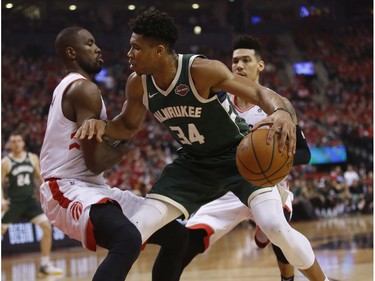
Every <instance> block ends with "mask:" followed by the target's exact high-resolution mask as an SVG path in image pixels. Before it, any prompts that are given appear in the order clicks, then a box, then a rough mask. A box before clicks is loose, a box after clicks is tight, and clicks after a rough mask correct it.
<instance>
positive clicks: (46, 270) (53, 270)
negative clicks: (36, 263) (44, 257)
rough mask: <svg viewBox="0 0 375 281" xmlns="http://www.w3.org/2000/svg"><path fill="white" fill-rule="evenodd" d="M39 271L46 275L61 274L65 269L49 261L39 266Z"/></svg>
mask: <svg viewBox="0 0 375 281" xmlns="http://www.w3.org/2000/svg"><path fill="white" fill-rule="evenodd" d="M39 273H41V274H45V275H61V274H63V271H62V269H61V268H58V267H56V266H54V265H53V264H52V263H48V264H45V265H41V266H40V267H39Z"/></svg>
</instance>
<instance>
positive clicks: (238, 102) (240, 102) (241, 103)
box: [234, 78, 259, 110]
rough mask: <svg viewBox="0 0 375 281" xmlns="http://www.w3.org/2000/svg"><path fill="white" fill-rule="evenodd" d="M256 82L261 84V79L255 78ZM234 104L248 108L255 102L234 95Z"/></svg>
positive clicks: (244, 108) (240, 107)
mask: <svg viewBox="0 0 375 281" xmlns="http://www.w3.org/2000/svg"><path fill="white" fill-rule="evenodd" d="M253 81H254V82H255V83H257V84H259V79H258V78H256V79H255V80H253ZM234 104H235V105H236V106H237V107H238V108H239V109H241V110H247V109H248V108H249V107H250V106H252V105H253V104H252V103H251V102H248V101H246V100H244V99H241V98H239V97H237V96H234Z"/></svg>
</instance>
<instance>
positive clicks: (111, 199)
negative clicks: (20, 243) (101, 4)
mask: <svg viewBox="0 0 375 281" xmlns="http://www.w3.org/2000/svg"><path fill="white" fill-rule="evenodd" d="M55 49H56V53H57V55H58V56H59V58H60V59H61V61H62V63H63V65H64V70H65V73H66V76H65V77H64V78H63V79H62V81H61V82H60V83H59V85H58V86H57V87H56V89H55V90H54V93H53V97H52V102H51V105H50V109H49V114H48V123H47V129H46V133H45V136H44V142H43V145H42V150H41V176H42V177H43V178H44V180H45V182H44V183H43V184H42V185H41V188H40V197H41V204H42V208H43V210H44V212H45V214H46V215H47V217H48V218H49V220H50V221H51V222H52V224H54V225H55V226H56V227H58V228H59V229H60V230H62V231H63V232H64V233H65V234H67V235H68V236H70V237H71V238H74V239H76V240H78V241H81V242H82V245H83V247H85V248H87V249H88V250H91V251H95V250H96V247H97V245H99V246H101V247H104V248H106V249H108V250H109V252H108V255H107V256H106V258H105V259H104V260H103V262H102V263H101V264H100V266H99V267H98V269H97V271H96V273H95V275H94V277H93V279H92V280H94V281H109V280H113V281H115V280H116V281H117V280H124V279H125V277H126V275H127V273H128V271H129V270H130V268H131V266H132V264H133V262H134V261H135V260H136V258H137V257H138V255H139V252H140V248H141V236H140V233H139V231H138V230H137V228H136V227H135V226H134V225H133V224H132V223H131V222H130V221H129V220H128V218H127V217H128V216H130V215H132V213H133V211H134V210H135V209H136V206H137V204H138V202H141V201H143V199H142V198H141V197H138V196H136V195H133V194H132V193H131V192H127V191H125V192H124V191H122V190H120V189H117V188H110V187H109V186H108V185H106V183H105V179H104V177H103V173H102V172H103V170H104V169H107V168H108V167H110V166H112V165H113V164H114V163H116V162H117V161H119V160H120V159H121V158H122V156H123V155H124V154H125V153H126V152H127V145H126V144H125V143H122V142H121V143H119V142H113V141H110V140H107V142H103V143H98V142H96V141H88V140H84V141H79V140H77V139H73V136H74V133H75V132H76V130H77V128H78V127H79V126H80V125H81V124H82V122H83V120H85V119H87V118H90V117H95V118H103V119H106V117H107V116H106V108H105V105H104V103H103V101H102V96H101V93H100V90H99V88H98V87H97V86H96V84H95V83H93V82H92V80H91V79H92V76H93V75H94V74H96V73H98V72H99V71H100V70H101V65H102V63H103V59H102V54H101V50H100V48H99V47H98V46H97V45H96V43H95V39H94V37H93V36H92V34H91V33H90V32H88V31H87V30H86V29H83V28H81V27H70V28H67V29H64V30H62V31H61V32H60V33H59V34H58V35H57V38H56V41H55Z"/></svg>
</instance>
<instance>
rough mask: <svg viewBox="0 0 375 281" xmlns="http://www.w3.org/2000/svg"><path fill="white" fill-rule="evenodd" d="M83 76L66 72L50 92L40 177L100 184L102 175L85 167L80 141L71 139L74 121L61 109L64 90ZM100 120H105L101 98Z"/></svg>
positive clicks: (104, 109)
mask: <svg viewBox="0 0 375 281" xmlns="http://www.w3.org/2000/svg"><path fill="white" fill-rule="evenodd" d="M80 79H86V78H85V77H84V76H82V75H81V74H79V73H70V74H68V75H67V76H65V78H64V79H63V80H62V81H61V82H60V83H59V85H58V86H57V87H56V89H55V91H54V92H53V97H52V102H51V105H50V108H49V113H48V121H47V129H46V133H45V135H44V141H43V145H42V150H41V154H40V166H41V176H42V177H43V178H44V179H49V178H59V179H64V178H65V179H79V180H82V181H85V182H91V183H97V184H103V183H105V179H104V177H103V174H99V175H95V174H94V173H92V172H91V171H90V170H88V169H87V166H86V164H85V161H84V158H83V152H82V149H81V142H80V141H79V140H78V139H74V138H73V136H74V134H75V132H76V131H77V129H78V128H77V123H75V122H72V121H70V120H69V119H67V118H66V117H65V116H64V114H63V112H62V98H63V94H64V92H65V90H66V89H67V87H69V86H70V85H71V84H72V83H73V82H74V81H77V80H80ZM100 118H101V119H107V113H106V108H105V105H104V102H103V99H102V111H101V114H100Z"/></svg>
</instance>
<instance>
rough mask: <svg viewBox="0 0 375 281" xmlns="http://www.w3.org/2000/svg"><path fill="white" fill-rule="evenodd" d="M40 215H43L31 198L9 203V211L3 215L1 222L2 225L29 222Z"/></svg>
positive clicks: (34, 200)
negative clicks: (25, 220)
mask: <svg viewBox="0 0 375 281" xmlns="http://www.w3.org/2000/svg"><path fill="white" fill-rule="evenodd" d="M41 214H43V210H42V207H41V206H40V204H39V202H38V201H37V200H36V199H35V198H33V197H32V198H30V199H28V200H25V201H19V202H17V201H15V202H14V201H11V202H10V206H9V210H8V211H7V212H6V213H5V214H4V216H3V218H2V220H1V222H2V223H4V224H10V223H14V222H17V221H19V220H20V219H27V220H29V221H31V220H32V219H33V218H35V217H37V216H39V215H41Z"/></svg>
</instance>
